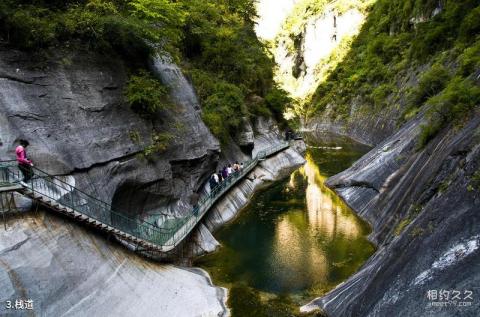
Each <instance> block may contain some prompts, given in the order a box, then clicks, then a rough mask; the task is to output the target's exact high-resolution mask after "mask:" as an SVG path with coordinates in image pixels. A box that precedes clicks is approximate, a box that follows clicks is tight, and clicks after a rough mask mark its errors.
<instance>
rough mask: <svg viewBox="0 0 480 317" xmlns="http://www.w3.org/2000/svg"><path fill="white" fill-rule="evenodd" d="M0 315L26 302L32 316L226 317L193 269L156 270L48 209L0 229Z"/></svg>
mask: <svg viewBox="0 0 480 317" xmlns="http://www.w3.org/2000/svg"><path fill="white" fill-rule="evenodd" d="M0 265H1V266H2V270H0V285H2V287H1V288H0V302H1V303H2V305H0V315H2V316H5V315H6V314H7V313H8V316H25V313H26V312H28V311H20V310H18V311H15V310H7V309H6V308H5V305H4V303H6V301H7V300H10V301H13V302H15V300H16V299H32V300H33V308H34V310H33V312H34V313H35V315H36V316H160V315H161V316H172V317H173V316H178V317H185V316H205V317H207V316H208V317H210V316H227V315H228V310H227V309H226V305H225V300H226V290H225V289H223V288H218V287H215V286H213V285H212V283H211V281H210V278H209V277H208V275H207V274H206V273H205V272H203V271H201V270H198V269H183V268H179V267H175V266H171V265H160V264H157V263H154V262H150V261H148V260H145V259H144V258H142V257H139V256H138V255H135V254H133V253H130V252H128V251H126V249H125V248H124V247H122V246H120V245H118V244H117V243H113V242H108V241H107V239H106V237H105V236H103V235H99V234H96V233H95V232H93V231H92V230H91V229H89V228H88V229H87V228H83V227H81V226H79V225H78V224H76V223H73V222H72V221H71V220H69V219H64V218H62V217H57V216H53V215H51V214H50V213H49V212H47V213H44V212H39V213H38V214H37V215H35V214H28V215H24V216H23V217H17V218H15V219H9V221H8V230H7V231H4V230H1V231H0Z"/></svg>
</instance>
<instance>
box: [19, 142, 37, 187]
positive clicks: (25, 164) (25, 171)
mask: <svg viewBox="0 0 480 317" xmlns="http://www.w3.org/2000/svg"><path fill="white" fill-rule="evenodd" d="M29 145H30V143H28V141H27V140H20V145H19V146H17V148H16V149H15V154H16V155H17V163H18V168H19V169H20V171H21V172H22V175H23V180H22V181H21V183H22V185H24V186H27V184H26V183H27V182H28V181H29V180H30V179H32V176H33V170H32V166H33V163H32V161H30V160H29V159H28V157H27V151H26V148H27V147H28V146H29Z"/></svg>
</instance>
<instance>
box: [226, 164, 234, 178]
mask: <svg viewBox="0 0 480 317" xmlns="http://www.w3.org/2000/svg"><path fill="white" fill-rule="evenodd" d="M227 173H228V176H230V175H232V173H233V169H232V164H228V167H227Z"/></svg>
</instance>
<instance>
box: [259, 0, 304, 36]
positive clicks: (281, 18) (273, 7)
mask: <svg viewBox="0 0 480 317" xmlns="http://www.w3.org/2000/svg"><path fill="white" fill-rule="evenodd" d="M299 1H300V0H260V1H258V2H257V13H258V20H257V21H256V22H257V25H256V26H255V32H256V33H257V36H258V37H259V38H260V39H262V40H266V41H270V40H273V39H274V38H275V36H277V34H278V33H279V32H280V30H281V27H282V24H283V22H285V19H286V18H287V17H288V15H289V14H290V11H291V10H292V9H293V7H294V6H295V4H296V3H297V2H299Z"/></svg>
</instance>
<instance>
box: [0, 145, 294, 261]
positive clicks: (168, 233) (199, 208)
mask: <svg viewBox="0 0 480 317" xmlns="http://www.w3.org/2000/svg"><path fill="white" fill-rule="evenodd" d="M288 146H289V144H288V143H281V144H278V145H275V146H272V147H269V148H267V149H265V150H263V151H260V152H259V153H258V154H257V156H256V157H255V158H254V159H252V160H250V161H248V162H246V163H244V167H243V169H242V170H240V171H238V172H236V173H233V174H231V175H230V176H229V177H228V178H226V179H225V180H224V181H223V182H222V183H220V184H219V185H218V186H217V187H215V188H214V189H213V190H212V191H211V192H210V193H208V194H204V195H203V196H202V197H201V198H200V199H199V201H198V203H197V205H196V206H195V207H194V208H193V209H192V211H191V213H190V214H189V215H187V216H185V217H183V218H175V219H174V220H173V221H165V222H164V223H162V224H161V226H160V227H159V226H157V225H156V224H154V223H150V222H146V221H142V220H140V219H138V218H135V217H131V216H128V215H126V214H124V213H121V212H118V211H115V210H113V209H112V206H111V205H110V204H108V203H106V202H104V201H101V200H99V199H97V198H95V197H93V196H91V195H89V194H87V193H85V192H83V191H81V190H80V189H78V188H76V187H74V186H73V185H71V184H69V183H68V182H66V181H64V180H62V179H60V178H59V177H55V176H53V175H49V174H48V173H46V172H44V171H42V170H40V169H38V168H36V167H33V168H32V170H33V177H32V179H31V180H30V181H29V182H28V184H27V185H28V186H23V187H22V190H23V191H28V192H31V193H36V194H39V195H40V196H41V197H44V198H48V199H50V200H51V201H52V202H53V203H54V204H57V205H61V206H64V207H68V208H71V209H72V210H74V211H76V212H77V213H80V214H82V215H85V216H87V217H89V218H91V219H94V220H96V221H98V222H99V223H101V224H104V225H107V226H110V227H113V228H116V229H118V230H120V231H122V232H124V233H127V234H129V235H132V236H133V237H136V238H138V239H141V240H144V241H146V242H149V243H151V244H154V245H156V246H157V247H158V248H157V249H159V250H160V251H163V252H167V251H170V250H172V249H174V248H175V247H176V246H177V245H178V244H179V243H180V242H181V241H182V240H183V239H184V238H185V237H186V236H187V235H188V234H189V233H190V232H191V230H192V229H193V228H194V227H195V225H196V224H198V222H199V221H200V220H201V219H202V217H203V216H204V215H205V214H206V212H207V211H208V210H209V209H210V208H211V207H212V205H213V204H214V203H215V202H216V201H217V200H218V199H219V198H220V197H221V196H222V195H223V194H224V193H226V192H227V191H228V190H229V189H230V188H231V187H232V186H234V185H235V184H236V183H237V182H238V181H239V180H241V179H242V178H243V177H244V176H245V175H247V174H248V173H249V172H250V171H251V170H252V169H253V168H254V167H255V166H256V165H257V164H258V162H259V161H260V160H262V159H265V158H266V157H268V156H270V155H272V154H274V153H277V152H279V151H282V150H283V149H285V148H287V147H288ZM21 179H22V175H21V172H20V170H19V169H18V167H17V164H16V162H14V161H0V188H1V186H7V185H12V184H15V185H18V184H19V182H20V180H21Z"/></svg>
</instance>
